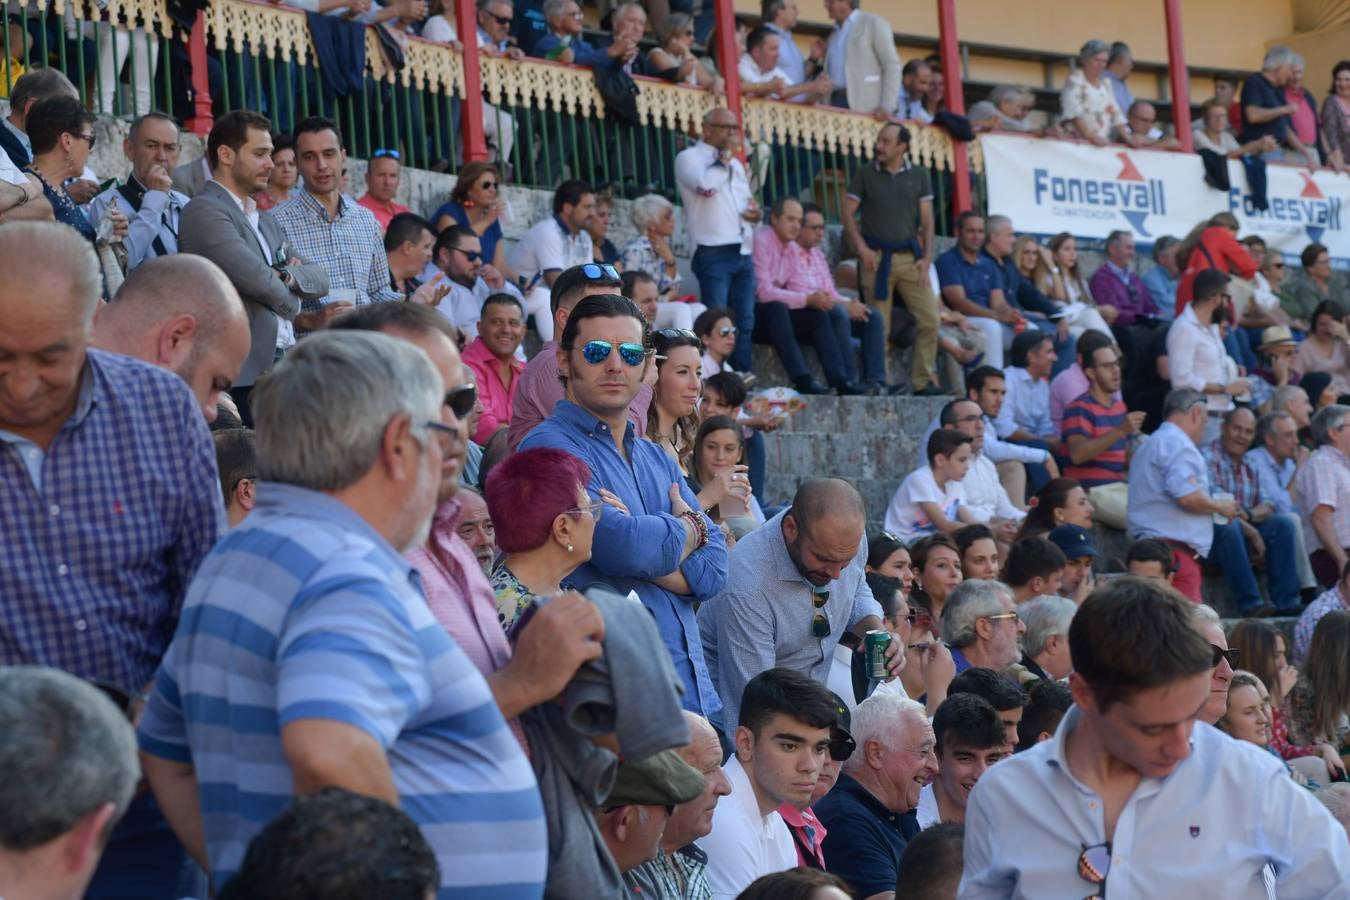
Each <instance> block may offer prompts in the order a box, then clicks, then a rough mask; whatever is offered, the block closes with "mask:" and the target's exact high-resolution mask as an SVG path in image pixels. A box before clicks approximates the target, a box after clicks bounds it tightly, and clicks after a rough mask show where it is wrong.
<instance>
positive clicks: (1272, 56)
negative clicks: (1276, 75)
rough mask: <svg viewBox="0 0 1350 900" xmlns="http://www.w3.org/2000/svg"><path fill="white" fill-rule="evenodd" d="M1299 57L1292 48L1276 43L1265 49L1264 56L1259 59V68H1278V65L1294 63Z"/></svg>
mask: <svg viewBox="0 0 1350 900" xmlns="http://www.w3.org/2000/svg"><path fill="white" fill-rule="evenodd" d="M1300 59H1301V57H1300V56H1299V55H1298V54H1297V53H1295V52H1294V51H1293V50H1290V49H1289V48H1288V47H1285V46H1283V45H1279V44H1277V45H1276V46H1274V47H1271V48H1270V49H1269V50H1267V51H1266V58H1265V59H1263V60H1261V69H1262V70H1263V71H1267V72H1269V71H1270V70H1271V69H1278V68H1279V67H1280V66H1292V65H1295V64H1296V63H1297V62H1298V61H1299V60H1300Z"/></svg>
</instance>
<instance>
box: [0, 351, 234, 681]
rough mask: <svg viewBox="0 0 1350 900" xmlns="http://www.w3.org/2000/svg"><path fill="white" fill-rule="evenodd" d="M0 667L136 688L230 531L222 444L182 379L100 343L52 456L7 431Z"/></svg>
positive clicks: (0, 457) (1, 461)
mask: <svg viewBox="0 0 1350 900" xmlns="http://www.w3.org/2000/svg"><path fill="white" fill-rule="evenodd" d="M0 494H2V495H3V496H4V498H5V502H4V503H0V539H3V541H4V544H5V564H4V565H3V566H0V597H3V598H4V602H2V603H0V663H4V664H29V665H40V666H52V667H54V668H58V669H63V670H65V671H67V672H71V673H73V674H75V675H78V676H80V677H81V678H87V679H93V680H97V681H102V682H106V683H108V684H112V685H116V686H117V687H120V688H122V689H123V690H126V691H128V692H133V693H140V692H141V691H142V690H143V689H144V688H145V686H146V685H147V684H148V683H149V682H150V678H151V676H152V675H153V674H154V672H155V668H156V667H157V666H158V665H159V662H160V658H161V657H162V656H163V655H164V650H165V648H166V647H167V646H168V643H169V638H170V637H171V636H172V635H173V631H174V627H175V625H176V623H177V620H178V611H179V608H180V607H181V605H182V602H183V595H184V593H185V592H186V590H187V586H188V582H189V581H190V580H191V579H192V576H193V574H194V573H195V572H196V571H197V566H198V564H199V563H200V562H201V561H202V558H203V557H204V556H205V555H206V553H207V551H208V550H210V549H211V547H212V545H214V544H215V542H216V540H217V539H218V538H219V537H220V535H221V533H222V532H223V531H224V530H225V508H224V503H223V500H222V498H221V494H220V476H219V475H218V474H217V471H216V453H215V447H214V445H213V444H212V442H211V435H210V433H209V432H208V431H207V428H206V421H205V420H204V419H203V418H202V414H201V411H200V410H199V409H198V408H197V403H196V401H195V400H193V398H192V394H191V393H190V392H189V391H188V388H187V386H186V385H185V384H184V383H183V382H182V380H181V379H180V378H178V376H176V375H172V374H170V373H168V372H165V371H163V370H161V369H158V368H155V367H153V366H149V365H146V364H145V363H142V362H138V361H136V360H132V359H128V358H127V357H124V356H118V355H114V354H107V353H102V352H100V351H98V350H90V351H89V352H88V359H87V362H86V364H85V368H84V372H83V374H82V376H81V381H80V393H79V399H78V401H77V403H76V407H75V412H74V414H73V415H71V417H70V418H69V419H68V420H67V421H66V423H65V424H64V425H63V426H62V427H61V430H60V431H59V432H57V434H56V437H55V438H54V439H53V440H52V442H51V445H50V446H48V447H47V449H46V450H45V452H44V451H43V450H42V448H40V447H38V446H37V445H36V444H33V443H31V442H29V441H27V440H24V439H23V438H20V437H19V436H17V435H14V434H10V433H9V432H4V431H0Z"/></svg>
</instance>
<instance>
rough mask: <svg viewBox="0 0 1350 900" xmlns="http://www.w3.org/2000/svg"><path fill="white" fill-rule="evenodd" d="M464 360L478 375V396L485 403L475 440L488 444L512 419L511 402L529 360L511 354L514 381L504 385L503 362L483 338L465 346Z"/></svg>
mask: <svg viewBox="0 0 1350 900" xmlns="http://www.w3.org/2000/svg"><path fill="white" fill-rule="evenodd" d="M461 359H463V360H464V364H465V365H466V366H468V367H469V368H471V369H473V371H474V373H475V374H476V375H477V376H478V398H479V400H481V401H482V402H483V414H482V415H481V416H479V417H478V430H477V431H475V432H474V433H473V441H474V443H475V444H480V445H482V444H486V443H487V442H488V440H489V439H490V438H491V437H492V436H493V435H494V434H496V433H497V429H498V428H501V427H502V426H503V425H507V424H509V423H510V421H511V402H512V401H513V400H514V399H515V396H516V389H517V388H518V387H519V386H520V375H521V373H522V372H524V371H525V363H523V362H521V361H520V360H518V359H516V358H515V357H514V356H513V357H511V359H510V367H511V383H510V384H502V375H501V362H500V361H499V360H498V359H497V357H495V356H493V355H492V351H491V350H489V349H488V346H487V344H485V343H483V339H482V338H481V337H477V338H474V340H473V343H472V344H470V345H469V346H468V347H466V348H464V353H463V354H461Z"/></svg>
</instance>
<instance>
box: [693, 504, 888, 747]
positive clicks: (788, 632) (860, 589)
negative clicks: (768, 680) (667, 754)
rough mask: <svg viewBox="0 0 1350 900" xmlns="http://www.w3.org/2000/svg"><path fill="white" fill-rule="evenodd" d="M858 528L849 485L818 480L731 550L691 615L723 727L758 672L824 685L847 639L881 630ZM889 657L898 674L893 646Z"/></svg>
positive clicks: (862, 527) (862, 526)
mask: <svg viewBox="0 0 1350 900" xmlns="http://www.w3.org/2000/svg"><path fill="white" fill-rule="evenodd" d="M866 525H867V519H866V511H865V509H864V508H863V501H862V497H861V496H860V495H859V494H858V491H857V490H856V489H855V488H854V487H853V485H851V484H849V483H848V482H847V481H843V480H841V479H838V478H818V479H811V480H809V481H805V482H803V483H802V486H801V487H799V488H798V489H797V494H796V496H794V497H793V498H792V506H791V507H789V508H788V509H787V510H785V511H783V512H781V513H779V514H778V515H776V516H774V517H773V518H772V519H770V520H769V521H768V522H765V523H764V525H763V526H761V527H760V528H756V529H755V530H754V531H752V532H750V533H749V534H748V535H746V536H745V537H744V538H743V539H742V540H740V541H738V542H737V543H736V546H735V547H734V548H733V549H732V552H731V555H730V559H729V562H728V567H727V579H726V587H725V588H723V590H722V592H721V593H720V594H718V595H717V597H716V599H715V600H714V601H713V602H712V603H709V604H708V605H707V606H706V607H704V608H703V609H702V610H701V611H700V612H699V627H700V629H701V630H702V634H703V654H704V656H705V657H706V658H707V660H708V668H709V669H710V670H711V671H712V673H713V677H714V679H715V680H716V682H717V688H718V692H719V693H720V694H721V695H722V703H723V707H724V710H723V716H724V719H723V721H724V723H725V724H726V726H727V727H728V728H730V727H732V726H733V725H734V724H735V722H736V721H737V715H738V708H737V707H738V705H739V703H740V696H741V692H742V691H744V690H745V686H746V684H748V683H749V681H750V679H752V678H754V677H755V676H756V675H758V674H759V673H760V672H763V671H764V670H765V669H771V668H774V667H775V666H779V667H783V668H788V669H791V670H793V671H795V672H800V673H802V674H803V675H809V676H811V677H812V678H814V679H815V680H817V681H819V682H821V683H822V684H824V683H825V682H826V679H828V678H829V675H830V665H831V663H832V662H833V661H834V648H835V647H836V646H837V645H838V643H839V639H840V637H842V636H843V634H844V632H845V631H846V630H852V631H853V632H854V633H855V634H857V635H858V636H859V637H862V636H863V635H864V634H866V633H867V632H868V631H869V630H876V629H881V628H884V627H885V626H884V625H883V624H882V621H881V613H882V610H881V604H880V603H878V602H877V601H876V599H875V598H874V597H873V596H872V589H871V588H869V587H868V586H867V579H866V572H865V571H864V568H865V567H866V564H867V534H866ZM888 652H889V661H890V663H891V665H893V666H894V672H895V673H897V674H898V672H899V670H900V668H902V667H903V665H904V653H903V651H902V649H901V647H900V642H899V641H892V642H891V645H890V649H889V651H888ZM714 721H716V720H714Z"/></svg>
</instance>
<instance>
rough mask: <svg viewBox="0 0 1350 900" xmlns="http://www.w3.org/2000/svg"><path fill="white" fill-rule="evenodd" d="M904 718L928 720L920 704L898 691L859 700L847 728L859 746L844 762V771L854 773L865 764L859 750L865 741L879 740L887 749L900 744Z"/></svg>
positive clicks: (863, 756) (865, 761) (864, 755)
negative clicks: (897, 692) (902, 695)
mask: <svg viewBox="0 0 1350 900" xmlns="http://www.w3.org/2000/svg"><path fill="white" fill-rule="evenodd" d="M906 718H909V719H911V720H915V719H917V721H919V722H927V721H928V714H927V713H926V712H925V711H924V708H923V704H921V703H919V702H918V701H917V700H911V699H909V698H908V697H901V696H900V695H899V694H873V695H872V696H870V697H868V698H867V699H866V700H864V701H863V702H861V703H859V704H858V706H857V708H855V709H854V710H853V714H852V715H851V716H850V717H849V723H848V730H849V734H850V735H852V737H853V740H854V742H855V743H856V744H857V745H858V749H857V750H856V751H854V753H853V755H852V756H850V757H849V758H848V760H847V761H845V763H844V771H845V772H855V771H858V770H860V769H862V768H864V767H865V766H866V764H867V754H866V753H863V752H862V748H863V745H865V744H866V743H867V742H868V741H879V742H880V743H881V744H882V745H883V746H885V747H886V748H888V749H890V748H894V747H896V746H899V744H900V743H901V742H902V741H903V738H902V737H901V732H902V731H903V729H904V727H905V725H906V722H905V720H906Z"/></svg>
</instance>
